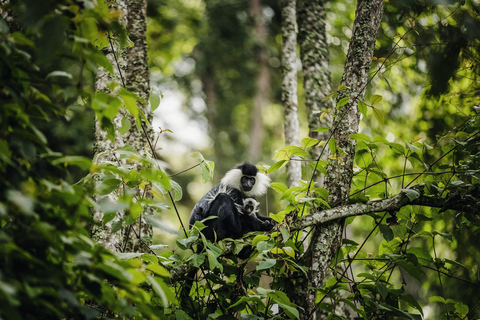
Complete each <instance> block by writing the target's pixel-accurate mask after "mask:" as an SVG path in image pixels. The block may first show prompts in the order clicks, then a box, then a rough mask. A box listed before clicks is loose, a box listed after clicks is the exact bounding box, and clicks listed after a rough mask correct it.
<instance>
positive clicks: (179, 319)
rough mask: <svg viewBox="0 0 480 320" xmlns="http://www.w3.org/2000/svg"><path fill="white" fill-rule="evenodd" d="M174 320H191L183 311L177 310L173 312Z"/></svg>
mask: <svg viewBox="0 0 480 320" xmlns="http://www.w3.org/2000/svg"><path fill="white" fill-rule="evenodd" d="M175 319H176V320H192V318H190V316H189V315H188V314H187V313H186V312H185V311H183V310H180V309H177V310H175Z"/></svg>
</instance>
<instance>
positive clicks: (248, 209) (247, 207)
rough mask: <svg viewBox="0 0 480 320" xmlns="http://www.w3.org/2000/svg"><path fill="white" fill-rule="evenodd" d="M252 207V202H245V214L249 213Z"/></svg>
mask: <svg viewBox="0 0 480 320" xmlns="http://www.w3.org/2000/svg"><path fill="white" fill-rule="evenodd" d="M254 209H255V207H254V206H253V203H247V204H246V205H245V212H246V213H247V214H251V213H252V212H253V210H254Z"/></svg>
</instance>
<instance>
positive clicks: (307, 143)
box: [302, 138, 318, 149]
mask: <svg viewBox="0 0 480 320" xmlns="http://www.w3.org/2000/svg"><path fill="white" fill-rule="evenodd" d="M317 143H318V140H317V139H314V138H303V139H302V148H303V149H307V148H310V147H313V146H315V145H316V144H317Z"/></svg>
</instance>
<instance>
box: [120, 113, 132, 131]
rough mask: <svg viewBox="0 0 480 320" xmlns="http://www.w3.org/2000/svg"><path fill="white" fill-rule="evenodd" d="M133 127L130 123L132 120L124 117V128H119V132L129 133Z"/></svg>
mask: <svg viewBox="0 0 480 320" xmlns="http://www.w3.org/2000/svg"><path fill="white" fill-rule="evenodd" d="M131 127H132V124H131V123H130V120H128V118H127V117H123V118H122V126H121V127H120V128H118V132H119V133H120V134H125V133H127V132H128V130H130V128H131Z"/></svg>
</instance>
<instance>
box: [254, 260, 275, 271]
mask: <svg viewBox="0 0 480 320" xmlns="http://www.w3.org/2000/svg"><path fill="white" fill-rule="evenodd" d="M276 263H277V260H275V259H266V260H263V261H260V263H259V264H258V265H257V271H260V270H265V269H270V268H271V267H273V266H274V265H275V264H276Z"/></svg>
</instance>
